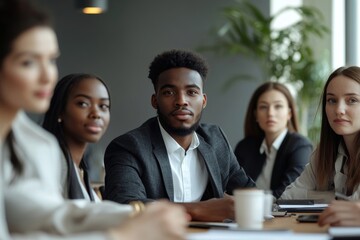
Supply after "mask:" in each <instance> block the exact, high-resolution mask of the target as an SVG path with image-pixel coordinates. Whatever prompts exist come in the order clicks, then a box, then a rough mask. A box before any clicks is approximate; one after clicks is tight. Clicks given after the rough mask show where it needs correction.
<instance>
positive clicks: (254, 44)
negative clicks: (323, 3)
mask: <svg viewBox="0 0 360 240" xmlns="http://www.w3.org/2000/svg"><path fill="white" fill-rule="evenodd" d="M287 11H295V12H297V13H298V14H299V16H300V20H299V21H297V22H295V23H293V24H290V25H289V26H287V27H285V28H282V29H274V28H272V27H271V25H272V23H273V22H274V20H276V19H277V18H278V17H279V16H280V15H281V14H283V13H285V12H287ZM222 13H223V15H224V17H225V23H224V24H223V25H222V26H220V27H219V28H217V29H216V31H215V38H214V43H213V44H210V45H207V46H202V47H200V48H199V50H200V51H212V52H215V53H218V54H222V55H241V56H246V57H251V58H254V59H255V60H256V61H257V62H258V63H259V66H260V69H261V70H262V76H263V79H262V81H279V82H283V83H288V84H291V85H292V86H293V87H294V88H295V89H296V90H297V92H298V96H297V98H298V103H299V109H300V117H301V124H302V129H303V132H304V133H305V134H307V130H309V134H310V135H311V134H314V136H309V137H310V138H311V139H313V140H314V141H315V136H316V131H315V132H314V129H311V128H308V127H307V125H306V124H307V116H308V109H309V106H310V104H313V103H314V101H315V100H316V101H317V100H318V98H319V95H320V93H321V89H322V85H323V81H324V78H325V75H326V73H327V72H328V70H329V64H328V63H327V62H328V61H326V60H324V59H322V60H319V59H316V57H315V54H314V50H313V49H312V45H311V44H312V40H313V39H314V38H323V37H324V36H325V35H326V34H328V32H329V30H328V28H327V27H326V26H325V25H324V24H323V21H322V20H323V19H322V15H321V13H320V11H319V10H318V9H316V8H314V7H309V6H299V7H286V8H283V9H281V10H280V11H279V12H277V13H276V14H274V15H272V16H266V15H265V14H263V13H262V12H261V11H260V10H259V9H258V8H257V7H256V6H255V5H253V4H252V3H250V2H248V1H235V2H234V5H233V6H229V7H225V8H224V9H223V10H222ZM244 79H247V80H249V76H247V75H241V74H239V75H237V76H234V77H233V78H231V79H229V80H228V81H226V82H225V84H224V86H225V88H229V87H231V86H232V84H234V83H235V82H237V81H238V80H244ZM316 125H317V124H316V121H315V122H314V124H312V127H315V129H316V127H317V126H316Z"/></svg>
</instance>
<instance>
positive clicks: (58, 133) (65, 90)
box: [42, 73, 111, 156]
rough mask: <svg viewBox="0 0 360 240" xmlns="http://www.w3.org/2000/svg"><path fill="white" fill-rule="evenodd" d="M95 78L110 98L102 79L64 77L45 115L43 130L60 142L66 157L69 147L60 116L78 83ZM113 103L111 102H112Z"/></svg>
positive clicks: (84, 76) (82, 76)
mask: <svg viewBox="0 0 360 240" xmlns="http://www.w3.org/2000/svg"><path fill="white" fill-rule="evenodd" d="M89 78H95V79H97V80H99V81H100V82H101V83H102V84H103V85H104V86H105V88H106V90H107V92H108V94H109V98H110V92H109V89H108V87H107V85H106V84H105V82H104V80H102V79H101V78H100V77H98V76H96V75H93V74H87V73H74V74H69V75H67V76H65V77H63V78H62V79H61V80H60V81H59V82H58V83H57V84H56V87H55V90H54V95H53V96H52V98H51V102H50V107H49V109H48V111H47V112H46V113H45V116H44V121H43V124H42V125H43V128H45V129H46V130H48V131H49V132H51V133H52V134H54V135H55V137H56V138H57V140H58V141H59V144H60V147H61V149H62V151H63V152H64V154H65V156H67V155H68V147H67V145H66V142H65V137H64V132H63V128H62V124H59V122H58V119H59V117H60V115H61V114H62V113H63V112H64V111H65V107H66V104H67V102H68V97H69V94H70V92H71V90H72V88H73V87H74V85H75V84H76V83H79V82H80V81H82V80H84V79H89ZM110 102H111V101H110Z"/></svg>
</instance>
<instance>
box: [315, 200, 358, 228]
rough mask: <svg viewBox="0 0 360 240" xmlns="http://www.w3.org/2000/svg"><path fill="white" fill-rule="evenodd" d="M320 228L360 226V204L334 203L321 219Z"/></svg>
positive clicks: (322, 214) (321, 215) (323, 213)
mask: <svg viewBox="0 0 360 240" xmlns="http://www.w3.org/2000/svg"><path fill="white" fill-rule="evenodd" d="M318 223H319V225H320V226H324V225H327V224H329V225H331V226H360V202H348V201H333V202H332V203H331V204H330V205H329V207H328V208H326V209H325V210H324V211H323V212H322V213H321V214H320V217H319V221H318Z"/></svg>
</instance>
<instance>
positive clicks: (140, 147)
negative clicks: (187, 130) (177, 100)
mask: <svg viewBox="0 0 360 240" xmlns="http://www.w3.org/2000/svg"><path fill="white" fill-rule="evenodd" d="M196 133H197V134H198V137H199V140H200V145H199V147H198V151H199V152H200V154H201V155H202V157H203V158H204V161H205V165H206V168H207V170H208V173H209V182H208V186H207V188H206V190H205V193H204V195H203V197H202V200H206V199H209V198H213V197H215V198H220V197H223V196H224V192H225V191H226V192H227V193H229V194H232V191H233V190H234V189H235V188H238V187H254V186H255V184H254V182H253V181H252V180H251V179H250V178H249V177H248V176H247V175H246V174H245V172H244V171H243V169H242V168H241V167H240V166H239V164H238V162H237V161H236V157H235V155H234V153H233V152H232V150H231V147H230V145H229V144H228V142H227V140H226V138H225V136H224V133H223V132H222V131H221V129H220V128H219V127H217V126H215V125H209V124H200V126H199V128H198V129H197V130H196ZM104 161H105V171H106V176H105V199H108V200H112V201H115V202H118V203H129V202H131V201H134V200H140V201H143V202H148V201H152V200H155V199H161V198H165V199H169V200H170V201H173V200H174V187H173V180H172V175H171V168H170V162H169V159H168V155H167V151H166V147H165V143H164V141H163V138H162V135H161V132H160V128H159V124H158V121H157V118H155V117H154V118H151V119H149V120H148V121H146V122H145V123H144V124H143V125H142V126H140V127H139V128H137V129H134V130H132V131H130V132H128V133H126V134H124V135H122V136H119V137H117V138H115V139H114V140H113V141H112V142H111V143H110V144H109V146H108V147H107V149H106V151H105V160H104Z"/></svg>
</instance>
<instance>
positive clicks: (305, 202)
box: [276, 199, 329, 212]
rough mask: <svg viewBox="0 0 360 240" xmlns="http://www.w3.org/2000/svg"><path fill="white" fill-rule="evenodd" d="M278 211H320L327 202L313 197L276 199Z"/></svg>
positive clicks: (326, 205)
mask: <svg viewBox="0 0 360 240" xmlns="http://www.w3.org/2000/svg"><path fill="white" fill-rule="evenodd" d="M276 203H277V205H278V210H279V211H288V212H322V211H323V210H324V209H325V208H327V207H328V205H329V204H327V203H324V201H323V200H315V199H291V200H290V199H289V200H277V201H276Z"/></svg>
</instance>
